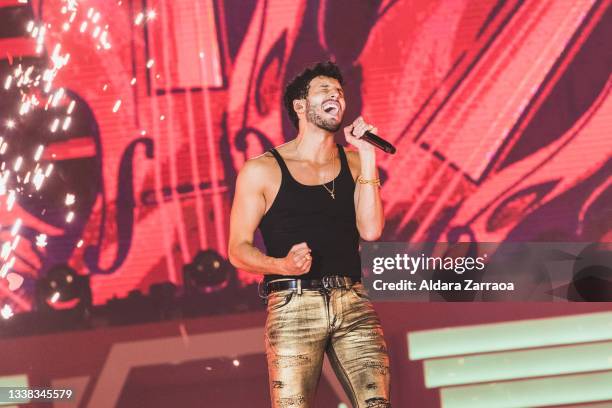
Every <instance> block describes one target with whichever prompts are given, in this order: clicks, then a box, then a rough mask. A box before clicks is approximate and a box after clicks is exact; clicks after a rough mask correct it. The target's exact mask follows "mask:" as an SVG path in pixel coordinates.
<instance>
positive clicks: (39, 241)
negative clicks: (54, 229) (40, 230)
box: [36, 234, 47, 248]
mask: <svg viewBox="0 0 612 408" xmlns="http://www.w3.org/2000/svg"><path fill="white" fill-rule="evenodd" d="M36 246H37V247H39V248H44V247H46V246H47V234H38V235H37V236H36Z"/></svg>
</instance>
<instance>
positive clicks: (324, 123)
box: [306, 104, 342, 132]
mask: <svg viewBox="0 0 612 408" xmlns="http://www.w3.org/2000/svg"><path fill="white" fill-rule="evenodd" d="M306 120H307V121H308V122H310V123H312V124H314V125H315V126H317V127H318V128H320V129H323V130H327V131H328V132H337V131H338V129H340V125H341V124H342V119H341V120H339V121H338V122H336V121H335V120H334V119H331V118H330V119H324V118H323V117H321V115H319V114H318V113H317V112H316V106H313V105H310V104H308V109H307V110H306Z"/></svg>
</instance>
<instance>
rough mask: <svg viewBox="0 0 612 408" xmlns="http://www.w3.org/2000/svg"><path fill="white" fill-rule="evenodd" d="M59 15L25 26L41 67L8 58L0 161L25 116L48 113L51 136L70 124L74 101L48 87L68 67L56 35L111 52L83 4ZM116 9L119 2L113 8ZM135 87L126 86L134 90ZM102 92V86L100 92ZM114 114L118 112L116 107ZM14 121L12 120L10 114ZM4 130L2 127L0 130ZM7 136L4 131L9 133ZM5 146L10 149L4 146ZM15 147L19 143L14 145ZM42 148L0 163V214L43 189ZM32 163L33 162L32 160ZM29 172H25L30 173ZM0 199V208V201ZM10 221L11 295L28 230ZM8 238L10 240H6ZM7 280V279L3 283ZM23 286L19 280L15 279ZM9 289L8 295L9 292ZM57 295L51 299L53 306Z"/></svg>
mask: <svg viewBox="0 0 612 408" xmlns="http://www.w3.org/2000/svg"><path fill="white" fill-rule="evenodd" d="M18 2H19V3H22V4H27V3H28V1H27V0H18ZM59 3H60V4H59V7H60V8H59V11H60V12H61V14H60V16H61V19H60V21H57V22H53V26H52V25H51V24H50V23H46V22H43V21H35V20H32V21H27V22H26V23H25V25H26V27H25V28H26V31H27V36H28V37H29V39H30V41H32V42H33V44H34V48H35V52H36V54H37V55H38V56H39V57H40V59H42V58H44V59H45V60H46V61H47V62H46V66H44V67H41V65H40V64H39V63H27V62H25V61H26V60H24V59H20V60H17V61H16V62H15V64H14V65H13V61H12V58H11V57H10V56H9V58H8V59H9V64H11V65H10V66H9V70H10V71H8V72H7V73H6V76H3V77H2V78H0V87H1V88H0V91H8V92H10V93H9V94H8V96H4V95H3V96H1V97H2V98H7V99H6V100H10V99H8V98H14V101H15V103H16V106H15V109H12V110H10V111H11V112H18V115H19V116H13V117H9V118H6V117H4V118H2V121H3V122H0V128H1V129H0V130H4V131H5V134H3V135H2V136H0V155H5V153H7V151H8V152H10V153H12V146H13V143H12V142H11V139H10V138H11V137H25V136H26V134H25V133H24V134H23V135H21V134H17V130H21V128H22V124H23V126H24V128H25V129H27V125H28V120H30V119H29V117H30V115H31V112H32V111H34V110H35V109H36V108H39V109H44V110H45V111H50V110H52V111H53V112H54V116H53V117H51V118H49V119H45V122H44V123H42V126H43V127H44V128H45V129H49V130H50V132H51V133H58V132H60V131H64V132H66V131H68V130H69V129H70V126H71V123H72V121H73V118H72V117H71V115H72V114H73V113H74V111H75V109H76V101H75V100H72V98H70V97H69V94H68V93H67V91H66V89H64V88H63V87H59V88H56V87H55V86H54V82H55V79H56V78H57V77H58V73H59V72H60V71H61V70H62V69H63V68H64V67H65V66H66V65H67V64H68V63H69V61H70V53H68V52H66V50H65V49H64V48H65V47H64V45H63V44H62V43H60V42H57V41H55V38H57V37H56V35H57V34H58V33H59V34H60V35H68V33H71V35H77V36H79V35H83V38H85V39H88V40H89V41H90V43H91V44H92V45H93V47H95V48H94V49H97V50H108V49H110V48H111V42H110V35H109V25H108V24H106V21H104V20H105V17H104V15H103V14H102V13H101V12H100V11H99V10H96V9H95V8H93V7H84V6H83V2H80V1H78V0H60V2H59ZM119 4H120V2H119ZM153 18H155V12H154V11H153V12H152V10H149V11H148V12H147V13H145V14H144V15H143V19H144V20H149V19H153ZM51 30H55V33H54V36H53V38H49V35H48V34H49V32H50V31H51ZM134 83H135V82H133V83H132V82H131V83H130V84H131V85H134ZM106 89H108V85H105V87H104V90H106ZM118 102H119V103H118V104H116V107H115V108H114V109H115V111H116V110H117V109H119V106H120V103H121V102H120V101H118ZM59 109H61V110H62V111H65V114H62V113H58V111H59ZM14 115H17V113H15V114H14ZM3 125H4V126H3ZM13 129H15V131H11V132H9V130H13ZM13 135H14V136H13ZM9 143H10V145H11V146H9ZM20 144H21V142H20ZM45 150H46V149H45V145H44V144H38V143H36V144H34V142H33V143H32V150H31V151H29V152H26V151H23V152H21V154H23V156H21V155H19V154H20V153H19V152H20V150H19V149H16V150H15V153H16V154H15V155H14V156H12V157H6V156H5V157H3V159H4V161H2V162H1V163H0V211H2V212H11V211H14V210H17V212H18V211H21V209H20V208H19V201H20V199H21V198H22V197H28V198H33V197H36V195H35V194H33V193H34V189H35V190H36V191H39V190H41V189H42V188H43V186H44V182H45V180H46V179H48V178H49V177H50V176H51V174H52V172H53V168H54V166H53V163H49V162H47V163H44V162H41V160H47V159H49V158H51V159H54V158H55V157H56V155H55V153H52V152H51V154H49V156H50V157H45V156H46V155H45V153H46V152H45ZM32 159H33V160H32ZM30 166H31V167H30ZM2 198H4V202H3V201H1V199H2ZM76 200H77V197H76V196H75V194H70V193H69V194H66V198H65V205H66V206H67V207H71V206H73V205H74V204H75V202H76ZM46 211H47V209H46V208H43V209H42V211H41V214H43V215H44V214H45V213H46ZM8 219H9V220H12V221H11V223H12V224H9V225H0V230H1V231H2V232H3V238H2V241H0V278H6V279H8V278H11V279H9V288H13V289H16V288H18V287H19V286H20V284H15V282H18V281H19V279H18V278H21V277H19V275H16V274H15V273H14V272H11V269H12V268H13V267H14V266H15V262H16V259H17V257H16V255H14V253H15V251H17V250H18V249H19V245H21V246H23V243H21V241H22V239H21V238H22V236H21V235H20V231H21V230H22V229H23V230H26V229H29V228H30V226H29V225H28V224H27V221H25V220H26V219H25V218H24V221H23V222H22V219H21V218H19V217H18V216H11V215H10V214H9V216H8ZM75 219H76V214H75V212H74V211H70V208H66V215H65V220H66V222H67V223H70V222H73V221H74V220H75ZM9 233H10V236H9ZM30 239H32V240H34V239H35V244H36V246H37V247H39V248H44V247H46V246H47V241H48V236H47V234H43V233H40V234H38V235H36V236H35V237H33V238H30ZM82 245H83V241H82V240H81V241H79V243H78V244H77V246H78V247H80V246H82ZM7 276H8V278H7ZM21 281H23V278H21ZM13 289H11V290H13ZM58 297H59V293H58V294H57V296H55V301H57V299H58ZM0 313H1V314H2V316H3V317H4V318H5V319H6V318H8V317H10V316H12V314H13V309H12V308H11V306H10V305H9V304H5V305H4V306H3V307H2V309H0Z"/></svg>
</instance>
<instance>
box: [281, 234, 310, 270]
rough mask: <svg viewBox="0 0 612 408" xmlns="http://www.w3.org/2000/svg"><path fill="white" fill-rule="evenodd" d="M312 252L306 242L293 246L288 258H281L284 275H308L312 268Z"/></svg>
mask: <svg viewBox="0 0 612 408" xmlns="http://www.w3.org/2000/svg"><path fill="white" fill-rule="evenodd" d="M310 252H311V250H310V248H308V244H306V243H305V242H301V243H299V244H295V245H294V246H292V247H291V249H290V250H289V253H288V254H287V256H286V257H284V258H281V270H282V271H283V273H282V274H283V275H288V276H298V275H303V274H305V273H307V272H308V271H309V270H310V267H311V266H312V255H310Z"/></svg>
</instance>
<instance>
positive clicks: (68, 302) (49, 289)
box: [37, 264, 91, 310]
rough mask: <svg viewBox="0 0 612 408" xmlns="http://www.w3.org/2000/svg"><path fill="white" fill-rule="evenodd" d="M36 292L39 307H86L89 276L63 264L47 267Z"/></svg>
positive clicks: (89, 304) (87, 306)
mask: <svg viewBox="0 0 612 408" xmlns="http://www.w3.org/2000/svg"><path fill="white" fill-rule="evenodd" d="M37 292H38V294H37V300H38V306H39V307H40V308H41V309H53V310H67V309H83V308H85V309H88V308H89V307H90V306H91V289H90V287H89V276H84V275H79V274H78V273H77V272H76V271H75V270H74V269H72V268H71V267H70V266H68V265H65V264H60V265H55V266H53V267H52V268H51V269H49V271H48V272H47V275H46V276H45V277H44V278H42V279H40V280H39V281H38V285H37Z"/></svg>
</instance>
